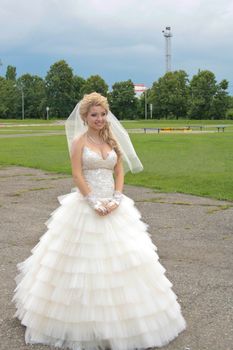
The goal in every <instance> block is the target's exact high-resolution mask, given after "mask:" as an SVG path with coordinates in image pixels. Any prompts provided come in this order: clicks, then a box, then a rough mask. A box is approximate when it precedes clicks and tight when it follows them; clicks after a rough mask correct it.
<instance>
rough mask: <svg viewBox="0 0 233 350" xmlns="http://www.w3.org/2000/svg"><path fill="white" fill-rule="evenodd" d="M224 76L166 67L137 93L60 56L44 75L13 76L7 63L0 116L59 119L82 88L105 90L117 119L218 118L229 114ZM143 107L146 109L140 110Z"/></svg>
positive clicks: (232, 102) (232, 103)
mask: <svg viewBox="0 0 233 350" xmlns="http://www.w3.org/2000/svg"><path fill="white" fill-rule="evenodd" d="M227 89H228V81H227V80H226V79H223V80H222V81H221V82H220V83H217V81H216V78H215V75H214V73H213V72H211V71H208V70H202V71H201V70H199V71H198V73H197V74H196V75H194V76H193V77H192V79H191V80H189V78H188V74H187V73H186V72H185V71H183V70H179V71H173V72H168V73H166V74H165V75H164V76H162V77H161V78H159V79H158V80H157V81H155V82H154V83H153V85H152V87H151V88H149V89H147V90H146V92H144V93H143V94H141V96H140V97H137V96H136V94H135V92H134V84H133V82H132V80H130V79H129V80H127V81H121V82H116V83H115V84H113V86H112V88H111V91H109V86H108V84H107V83H106V82H105V81H104V79H103V78H102V77H100V76H99V75H92V76H90V77H89V78H87V79H84V78H82V77H81V76H78V75H75V74H74V73H73V69H72V68H71V67H70V66H69V65H68V64H67V62H66V61H65V60H60V61H58V62H55V63H54V64H53V65H51V67H50V69H49V71H48V72H47V74H46V76H45V78H44V79H43V78H41V77H39V76H37V75H31V74H23V75H22V76H20V77H19V78H17V73H16V67H13V66H8V67H7V70H6V75H5V77H0V118H18V119H20V118H21V117H22V114H21V113H22V103H24V113H25V115H24V116H25V118H46V114H47V113H46V108H47V107H49V115H50V117H52V118H62V119H65V118H67V117H68V116H69V114H70V113H71V111H72V110H73V108H74V107H75V105H76V103H77V102H78V101H79V100H80V99H81V98H82V97H83V96H84V95H85V94H88V93H91V92H93V91H97V92H99V93H101V94H102V95H104V96H106V97H107V98H108V100H109V103H110V108H111V110H112V112H113V113H114V114H115V115H116V116H117V117H118V118H119V119H143V118H145V113H146V114H147V117H148V119H149V118H150V117H152V118H157V119H160V118H166V119H174V118H175V119H178V118H189V119H223V118H226V117H229V118H233V113H232V114H231V113H230V112H231V111H230V112H229V108H233V97H232V96H229V94H228V91H227ZM145 110H146V111H145Z"/></svg>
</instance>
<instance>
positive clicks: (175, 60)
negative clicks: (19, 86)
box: [0, 0, 233, 93]
mask: <svg viewBox="0 0 233 350" xmlns="http://www.w3.org/2000/svg"><path fill="white" fill-rule="evenodd" d="M0 23H1V25H0V59H1V61H2V63H3V65H2V66H1V67H0V75H4V74H5V70H6V66H7V65H14V66H16V67H17V73H18V76H20V75H21V74H24V73H31V74H37V75H40V76H42V77H44V76H45V75H46V72H47V71H48V69H49V67H50V65H51V64H53V63H54V62H55V61H57V60H60V59H65V60H66V61H67V62H68V64H69V65H70V66H71V67H72V68H73V71H74V73H75V74H77V75H80V76H82V77H84V78H88V77H89V76H90V75H94V74H99V75H101V76H102V77H103V78H104V79H105V81H106V82H107V83H108V84H109V86H110V87H111V85H112V84H113V83H114V82H116V81H122V80H127V79H132V80H133V82H134V83H144V84H145V85H146V86H148V87H150V86H151V85H152V83H153V81H155V80H157V79H158V78H159V77H160V76H162V75H163V74H164V72H165V39H164V37H163V34H162V30H163V29H165V27H166V26H171V29H172V34H173V37H172V70H178V69H184V70H185V71H186V72H187V73H188V74H189V77H192V75H193V74H195V73H197V71H198V69H199V68H200V69H202V70H203V69H209V70H211V71H213V72H214V73H215V75H216V78H217V80H218V81H220V80H221V79H224V78H226V79H227V80H228V81H229V83H230V86H229V91H230V93H233V45H232V44H233V0H232V1H231V0H221V1H219V0H212V1H210V0H173V1H172V0H170V1H169V0H34V1H32V0H0Z"/></svg>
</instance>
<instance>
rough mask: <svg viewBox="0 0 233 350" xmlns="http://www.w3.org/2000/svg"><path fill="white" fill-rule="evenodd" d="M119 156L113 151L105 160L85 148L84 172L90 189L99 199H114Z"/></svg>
mask: <svg viewBox="0 0 233 350" xmlns="http://www.w3.org/2000/svg"><path fill="white" fill-rule="evenodd" d="M116 162H117V154H116V152H115V151H114V150H113V149H112V150H111V151H110V152H108V154H107V157H106V158H105V159H104V158H103V157H102V155H101V154H100V153H97V152H96V151H93V150H92V149H90V148H89V147H87V146H84V147H83V153H82V170H83V175H84V178H85V180H86V181H87V183H88V185H89V187H90V189H91V190H92V192H93V193H94V194H95V195H96V196H97V197H98V198H108V197H112V194H113V191H114V188H115V186H114V177H113V169H114V166H115V165H116Z"/></svg>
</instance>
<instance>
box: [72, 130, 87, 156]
mask: <svg viewBox="0 0 233 350" xmlns="http://www.w3.org/2000/svg"><path fill="white" fill-rule="evenodd" d="M84 144H85V134H83V135H81V136H79V137H76V138H75V139H74V140H73V142H72V153H74V152H75V153H77V152H81V151H82V149H83V146H84Z"/></svg>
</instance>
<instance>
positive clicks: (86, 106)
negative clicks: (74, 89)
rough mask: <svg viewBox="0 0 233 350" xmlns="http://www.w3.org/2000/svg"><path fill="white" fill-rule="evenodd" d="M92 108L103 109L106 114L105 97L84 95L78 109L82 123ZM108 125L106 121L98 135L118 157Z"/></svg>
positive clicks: (107, 109) (107, 108)
mask: <svg viewBox="0 0 233 350" xmlns="http://www.w3.org/2000/svg"><path fill="white" fill-rule="evenodd" d="M94 106H101V107H103V108H104V109H105V111H106V113H108V111H109V104H108V100H107V98H106V97H104V96H102V95H101V94H99V93H97V92H92V93H90V94H86V95H84V97H83V99H82V100H81V104H80V109H79V112H80V115H81V118H82V120H83V121H84V122H85V118H86V117H87V114H88V112H89V110H90V108H91V107H94ZM110 124H111V123H110V122H109V121H107V120H106V122H105V125H104V127H103V128H102V129H101V130H100V132H99V135H100V137H101V138H102V140H103V141H104V142H106V143H107V144H108V145H109V146H110V147H111V148H113V149H114V150H115V151H116V153H117V155H118V156H119V157H120V156H121V155H122V154H121V151H120V147H119V145H118V142H117V140H116V139H115V137H114V136H113V134H112V132H111V126H110Z"/></svg>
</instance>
